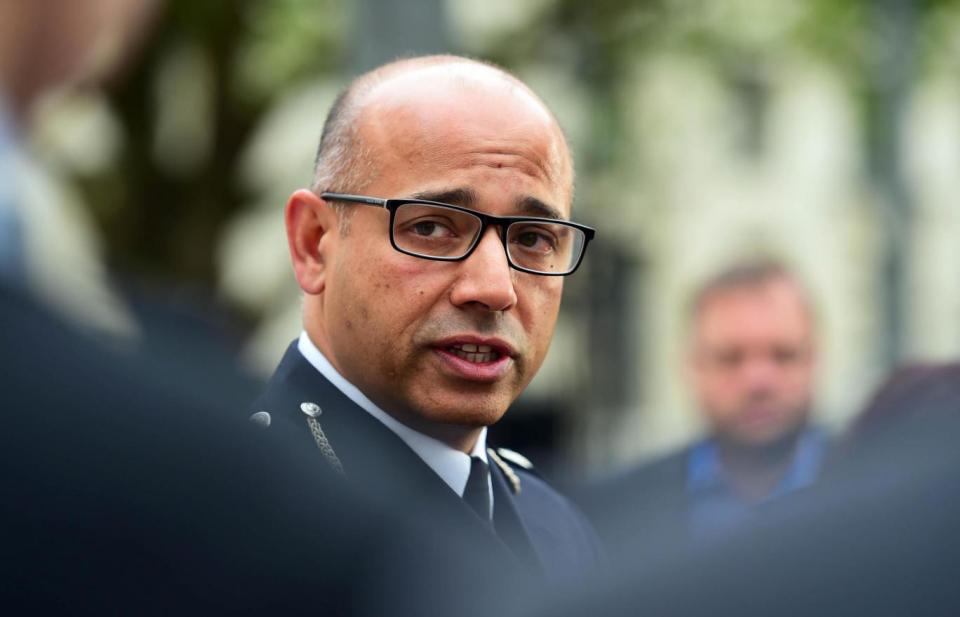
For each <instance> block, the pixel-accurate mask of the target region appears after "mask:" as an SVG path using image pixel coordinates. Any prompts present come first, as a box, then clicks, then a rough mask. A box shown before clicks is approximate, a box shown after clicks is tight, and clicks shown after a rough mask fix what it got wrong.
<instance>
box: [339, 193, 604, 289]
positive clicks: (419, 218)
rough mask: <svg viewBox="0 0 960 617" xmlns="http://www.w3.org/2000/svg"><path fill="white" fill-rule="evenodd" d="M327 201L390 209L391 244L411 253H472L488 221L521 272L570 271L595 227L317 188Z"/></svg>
mask: <svg viewBox="0 0 960 617" xmlns="http://www.w3.org/2000/svg"><path fill="white" fill-rule="evenodd" d="M320 197H322V198H323V199H324V200H326V201H339V202H347V203H355V204H362V205H367V206H377V207H380V208H385V209H386V210H387V211H388V212H390V244H391V245H393V248H395V249H396V250H398V251H400V252H401V253H405V254H407V255H412V256H414V257H422V258H423V259H433V260H437V261H461V260H464V259H466V258H467V257H469V256H470V254H471V253H472V252H473V250H474V249H475V248H477V245H478V244H479V243H480V238H482V237H483V234H484V232H485V231H486V229H487V227H488V226H489V225H494V226H496V227H498V228H499V230H500V240H501V242H503V246H504V249H505V250H506V253H507V262H508V263H509V264H510V266H511V267H513V268H515V269H517V270H520V271H522V272H529V273H531V274H541V275H545V276H565V275H567V274H572V273H573V271H574V270H576V269H577V266H579V265H580V262H581V261H582V260H583V254H584V252H586V249H587V243H588V242H590V240H592V239H593V236H594V233H595V231H594V230H593V229H592V228H590V227H587V226H586V225H580V224H579V223H572V222H570V221H561V220H556V219H550V218H543V217H537V216H493V215H491V214H486V213H484V212H477V211H476V210H470V209H469V208H463V207H460V206H454V205H451V204H445V203H440V202H437V201H425V200H422V199H380V198H378V197H365V196H363V195H347V194H344V193H321V194H320Z"/></svg>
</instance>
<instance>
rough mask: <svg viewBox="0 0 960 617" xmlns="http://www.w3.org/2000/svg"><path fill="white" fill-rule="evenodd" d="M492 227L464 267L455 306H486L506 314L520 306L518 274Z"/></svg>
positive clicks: (455, 292) (452, 297) (454, 293)
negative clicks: (517, 283) (515, 284)
mask: <svg viewBox="0 0 960 617" xmlns="http://www.w3.org/2000/svg"><path fill="white" fill-rule="evenodd" d="M497 231H498V230H497V228H495V227H493V226H491V227H488V228H487V230H486V231H485V232H484V234H483V237H481V238H480V243H479V244H478V245H477V247H476V248H475V249H474V250H473V253H471V254H470V256H469V257H467V258H466V259H465V260H464V261H463V262H461V264H460V268H459V271H460V276H459V277H458V279H457V282H456V284H455V285H454V287H453V290H452V291H451V293H450V301H451V302H452V303H453V304H454V305H455V306H469V305H477V306H482V307H484V308H486V309H487V310H490V311H505V310H507V309H509V308H511V307H513V306H514V305H515V304H516V303H517V292H516V289H515V287H514V273H516V272H518V271H517V270H514V269H513V268H511V267H510V263H509V262H508V261H507V254H506V251H505V250H504V246H503V242H501V241H500V236H499V235H497Z"/></svg>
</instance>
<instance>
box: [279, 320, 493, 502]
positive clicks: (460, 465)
mask: <svg viewBox="0 0 960 617" xmlns="http://www.w3.org/2000/svg"><path fill="white" fill-rule="evenodd" d="M297 349H299V350H300V353H301V354H303V357H304V358H306V359H307V362H309V363H310V364H312V365H313V367H314V368H316V369H317V370H318V371H320V373H321V374H322V375H323V376H324V377H326V378H327V381H329V382H330V383H332V384H333V385H334V386H336V387H337V389H338V390H340V391H341V392H343V393H344V394H345V395H346V396H347V398H349V399H350V400H351V401H353V402H354V403H356V404H357V406H359V407H360V408H361V409H363V410H364V411H366V412H367V413H369V414H370V415H371V416H373V417H374V418H376V419H377V420H379V421H380V422H382V423H383V424H384V425H385V426H386V427H387V428H388V429H390V430H391V431H393V432H394V433H396V435H397V436H398V437H399V438H400V439H402V440H403V441H404V443H406V444H407V445H408V446H410V449H411V450H413V451H414V452H416V453H417V455H418V456H419V457H420V458H422V459H423V462H424V463H426V464H427V465H428V466H429V467H430V468H431V469H433V471H434V472H436V474H437V475H438V476H440V477H441V478H442V479H443V481H444V482H446V483H447V485H448V486H449V487H450V488H451V489H453V491H454V492H455V493H456V494H457V495H460V496H461V497H463V491H464V490H465V489H466V487H467V478H468V477H469V476H470V456H478V457H480V458H481V459H483V462H484V463H487V464H488V465H489V461H488V460H487V429H486V428H484V429H483V430H481V431H480V437H478V438H477V443H476V445H474V446H473V451H472V452H471V453H470V455H467V454H465V453H463V452H461V451H459V450H456V449H454V448H451V447H450V446H448V445H447V444H445V443H443V442H442V441H439V440H437V439H434V438H433V437H429V436H427V435H424V434H423V433H419V432H417V431H415V430H413V429H412V428H410V427H409V426H407V425H406V424H403V423H401V422H399V421H398V420H397V419H396V418H394V417H393V416H391V415H390V414H388V413H387V412H385V411H383V410H382V409H380V408H379V407H377V405H375V404H374V403H373V401H371V400H370V399H368V398H367V397H366V396H365V395H364V394H363V392H361V391H360V390H359V389H358V388H357V387H356V386H355V385H353V384H352V383H350V382H349V381H347V380H346V379H345V378H344V377H343V375H341V374H340V373H339V372H337V369H335V368H333V365H332V364H330V361H329V360H327V358H326V357H324V355H323V353H322V352H321V351H320V350H319V349H317V346H316V345H314V344H313V341H311V340H310V337H309V336H308V335H307V333H306V332H301V333H300V340H299V341H298V342H297ZM490 503H491V504H492V503H493V487H492V486H491V488H490Z"/></svg>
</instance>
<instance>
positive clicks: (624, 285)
mask: <svg viewBox="0 0 960 617" xmlns="http://www.w3.org/2000/svg"><path fill="white" fill-rule="evenodd" d="M16 1H18V0H0V2H16ZM151 10H152V11H154V13H153V14H152V20H153V23H152V27H151V28H149V29H147V28H143V29H140V26H139V21H137V20H132V21H131V22H129V23H125V24H124V28H125V29H124V30H122V32H125V33H126V34H129V35H130V36H132V37H134V38H136V44H135V45H133V46H119V47H118V45H117V41H115V40H113V39H115V38H116V37H115V36H114V37H104V41H103V44H102V45H100V46H99V47H102V48H103V50H100V51H102V52H103V53H104V54H105V53H107V52H109V50H110V49H111V45H112V46H113V49H117V48H120V49H123V50H124V51H123V55H124V57H123V58H121V60H123V61H122V62H121V63H120V65H119V69H118V70H115V71H113V73H112V75H111V76H110V77H109V78H108V79H106V80H98V81H97V82H96V85H93V83H90V84H81V87H80V88H71V89H69V91H68V92H67V91H64V92H59V93H55V94H53V95H48V96H46V97H45V99H44V100H43V101H42V102H41V104H40V105H38V106H36V107H35V108H34V109H33V110H32V112H31V114H30V115H31V117H30V118H29V121H28V122H24V123H23V129H22V131H23V134H22V136H20V137H21V139H22V140H23V142H24V143H25V147H24V148H23V149H22V151H21V152H20V153H19V154H18V160H17V161H16V165H17V166H16V167H10V169H16V172H15V173H16V175H17V180H18V183H19V185H20V188H19V190H20V193H21V199H19V200H18V202H17V203H18V204H19V205H18V208H19V209H20V210H21V217H22V225H23V227H24V232H25V234H24V237H25V238H26V246H25V251H26V252H25V255H26V262H27V263H26V269H25V270H26V273H27V277H28V279H29V282H30V284H31V286H32V287H34V288H35V289H37V290H38V291H39V292H40V293H41V295H43V296H44V297H46V298H47V299H48V300H49V301H50V302H51V303H52V304H54V305H56V306H57V307H58V308H59V309H60V310H61V311H62V312H63V313H65V314H67V315H70V316H71V317H72V318H74V319H76V320H78V321H81V322H83V323H85V324H88V325H91V326H93V327H95V328H98V329H100V330H101V331H103V332H104V333H105V334H106V335H108V336H111V337H114V338H117V339H120V340H123V339H136V338H137V337H138V336H141V335H142V329H143V327H142V324H143V323H144V321H145V320H147V316H145V315H144V308H143V307H145V306H150V307H155V306H156V304H155V303H156V302H157V301H160V302H162V303H163V304H164V305H165V306H166V307H169V308H170V310H173V311H177V310H179V309H178V308H177V307H180V306H189V307H202V309H203V310H202V311H198V312H194V311H193V310H192V309H191V310H189V311H186V310H185V312H184V314H185V315H186V316H185V317H184V319H185V320H188V321H189V323H190V327H192V328H195V329H196V331H197V332H198V333H202V335H203V336H211V337H213V338H215V339H216V340H217V341H218V342H219V343H221V344H222V346H223V349H224V350H225V351H226V353H228V354H229V355H232V356H235V357H236V358H237V359H239V360H240V361H242V362H243V363H244V365H245V366H246V367H247V368H248V370H249V371H251V372H252V373H254V374H257V375H260V376H264V377H265V376H266V375H268V374H269V372H270V371H271V370H272V369H273V367H274V366H275V364H276V362H277V361H278V359H279V358H280V356H281V354H282V352H283V350H284V349H285V347H286V345H287V344H288V343H289V341H290V340H292V339H293V338H294V337H295V336H296V335H297V334H298V333H299V331H300V325H299V323H300V318H299V310H300V302H299V289H298V288H297V286H296V284H295V281H294V278H293V276H292V272H291V270H290V267H289V265H288V258H287V252H286V242H285V237H284V231H283V225H282V208H283V205H284V203H285V200H286V198H287V196H288V195H289V193H290V192H291V191H292V190H294V189H296V188H299V187H303V186H307V185H308V184H309V181H310V178H311V168H312V161H313V156H314V153H315V149H316V145H317V141H318V139H319V135H320V129H321V126H322V123H323V120H324V117H325V115H326V112H327V109H328V107H329V105H330V104H331V103H332V101H333V98H334V96H335V95H336V93H337V92H338V90H339V89H340V88H341V87H342V86H343V85H345V84H346V82H347V81H348V80H349V79H350V78H351V77H352V76H355V75H356V74H358V73H360V72H362V71H365V70H367V69H370V68H372V67H374V66H376V65H378V64H381V63H383V62H385V61H388V60H390V59H393V58H395V57H397V56H400V55H408V54H419V53H431V52H454V53H460V54H468V55H471V56H476V57H480V58H484V59H488V60H492V61H494V62H497V63H499V64H501V65H503V66H505V67H506V68H507V69H509V70H511V71H513V72H515V73H516V74H517V75H518V76H519V77H520V78H521V79H523V80H525V81H526V82H527V83H529V84H530V85H531V86H532V87H533V88H534V90H536V91H537V92H538V93H539V94H540V95H541V96H542V97H543V98H544V99H545V100H546V101H547V103H548V104H549V105H550V106H551V107H552V108H553V109H554V111H555V112H556V114H557V116H558V117H559V120H560V122H561V124H562V125H563V126H564V128H565V130H566V131H567V134H568V137H569V139H570V141H571V144H572V147H573V150H574V156H575V159H576V165H577V192H576V200H575V206H574V218H575V219H576V220H578V221H581V222H584V223H587V224H590V225H592V226H595V227H596V228H597V229H598V240H597V241H595V242H594V243H593V244H591V246H590V250H589V251H588V254H587V258H586V261H585V264H584V266H583V267H581V269H580V270H579V271H578V272H577V274H575V275H574V276H572V277H570V278H569V279H568V280H567V287H566V292H565V293H566V297H565V300H564V305H563V308H562V314H561V318H560V322H559V326H558V330H557V333H556V337H555V339H554V342H553V347H552V349H551V352H550V355H549V356H548V359H547V362H546V363H545V365H544V367H543V369H542V370H541V372H540V374H539V375H538V377H537V378H536V379H535V381H534V383H533V385H532V386H531V388H530V389H529V390H528V391H527V392H526V393H525V394H524V396H523V397H522V398H521V400H520V401H518V403H517V405H516V408H515V409H514V410H513V411H512V412H511V413H510V414H508V416H507V418H506V419H505V420H504V422H503V423H502V425H498V426H497V427H496V430H495V432H494V436H493V438H494V440H495V441H500V442H503V443H504V444H505V445H510V446H511V447H515V448H516V449H518V450H520V451H522V452H524V453H525V454H527V455H528V456H530V458H532V459H533V460H534V461H535V462H536V463H537V464H538V466H543V467H546V468H547V469H548V470H553V471H557V472H559V471H563V472H568V473H570V472H574V473H586V472H596V471H600V470H604V469H610V468H613V467H617V466H620V465H623V464H625V463H627V462H632V461H638V460H641V459H645V458H649V457H652V456H654V455H656V454H658V453H660V452H663V451H665V450H668V449H671V448H673V447H675V446H678V445H680V444H683V443H686V442H688V441H690V440H691V439H693V438H694V437H695V436H697V435H698V434H699V432H700V431H701V430H702V428H703V427H701V426H700V425H699V424H698V419H697V417H698V415H697V414H696V413H695V411H694V409H693V401H692V400H691V398H690V396H689V393H688V390H687V388H686V386H685V383H684V378H683V372H682V357H683V350H684V338H685V329H686V312H685V310H686V305H687V302H688V300H689V294H690V293H691V291H692V290H693V289H694V288H695V287H696V286H697V284H698V283H699V282H700V281H702V280H703V279H704V278H705V277H706V276H709V275H710V274H712V273H713V272H715V271H716V270H718V269H720V268H722V267H723V266H725V265H726V264H728V263H730V262H732V261H737V260H742V259H743V258H746V257H752V256H765V257H774V258H777V259H780V260H782V261H783V262H785V263H786V264H788V265H789V266H790V267H792V268H794V269H796V271H797V272H798V273H799V274H800V276H801V277H802V278H803V279H804V280H805V281H806V283H807V285H808V286H809V287H810V289H811V291H812V294H813V296H814V298H815V301H816V304H817V309H818V318H819V328H820V332H819V343H820V355H821V362H820V372H821V375H820V381H819V387H818V398H817V405H816V415H817V418H818V420H819V421H821V422H822V423H823V424H824V425H826V426H827V427H828V428H831V429H834V430H839V429H841V428H843V426H844V424H845V423H846V422H847V421H848V420H849V419H850V418H851V417H852V415H853V414H854V413H855V412H856V411H858V409H859V408H860V407H861V405H862V404H863V402H864V399H865V397H866V396H867V395H868V393H869V392H870V391H871V390H872V389H873V388H874V387H875V386H876V385H877V383H878V382H879V381H880V380H881V379H882V378H883V377H884V376H885V374H886V372H887V371H888V370H889V369H890V368H892V367H893V366H894V365H896V364H898V363H900V362H902V361H906V360H916V359H927V360H932V359H944V358H951V357H956V356H958V355H960V242H958V241H957V239H958V238H960V207H958V206H957V205H956V204H955V203H954V202H955V200H956V196H957V195H960V173H958V170H960V3H958V2H954V1H948V0H809V1H804V2H800V1H790V0H637V1H625V0H594V1H593V2H579V1H578V0H533V1H528V2H516V1H515V0H485V1H484V2H473V1H471V0H406V1H404V2H392V1H390V0H354V1H346V0H245V1H235V2H204V3H199V2H193V1H190V0H168V1H167V2H165V3H161V2H156V3H155V6H154V7H153V8H152V9H151ZM65 18H66V17H65ZM99 47H98V48H97V49H98V50H99ZM40 52H41V50H39V49H38V50H37V53H40ZM98 53H99V51H98ZM2 137H3V135H2V133H0V138H2ZM6 181H7V180H4V179H2V178H0V192H2V189H3V183H4V182H6ZM0 197H2V195H0ZM158 290H159V291H158ZM144 298H148V299H149V301H145V300H144ZM197 315H201V316H200V317H198V316H197Z"/></svg>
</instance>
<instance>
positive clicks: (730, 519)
mask: <svg viewBox="0 0 960 617" xmlns="http://www.w3.org/2000/svg"><path fill="white" fill-rule="evenodd" d="M825 451H826V436H825V435H824V433H823V431H821V430H820V429H817V428H809V429H807V430H806V431H805V432H804V433H803V434H802V435H801V436H800V439H799V442H798V443H797V449H796V453H795V454H794V457H793V460H792V461H791V463H790V467H789V468H788V469H787V471H786V473H785V474H784V475H783V477H782V478H781V479H780V482H778V483H777V485H776V486H775V487H774V489H773V491H771V492H770V494H768V495H767V496H766V497H764V498H763V499H762V500H761V501H760V502H759V503H757V504H751V503H747V502H744V501H743V499H742V498H740V497H739V496H738V495H736V494H735V493H734V491H733V490H732V488H731V487H730V485H729V482H728V481H727V478H726V477H725V474H724V471H723V463H722V462H721V461H720V453H719V450H718V447H717V444H716V442H715V441H713V440H712V439H705V440H703V441H701V442H699V443H697V444H696V445H695V446H693V448H692V449H691V450H690V454H689V457H688V458H687V487H686V488H687V495H688V497H689V500H690V520H689V522H690V526H691V529H692V531H693V532H694V533H695V534H697V533H709V532H711V531H715V530H718V529H722V528H726V527H729V526H731V525H735V524H737V523H738V522H740V521H742V520H744V519H746V518H747V517H749V516H750V512H751V510H752V509H753V508H754V507H755V506H757V505H760V504H763V503H767V502H769V501H772V500H774V499H776V498H778V497H781V496H783V495H786V494H787V493H791V492H793V491H796V490H798V489H802V488H804V487H807V486H810V485H811V484H813V482H814V481H816V479H817V476H818V475H819V473H820V467H821V464H822V462H823V457H824V453H825Z"/></svg>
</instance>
